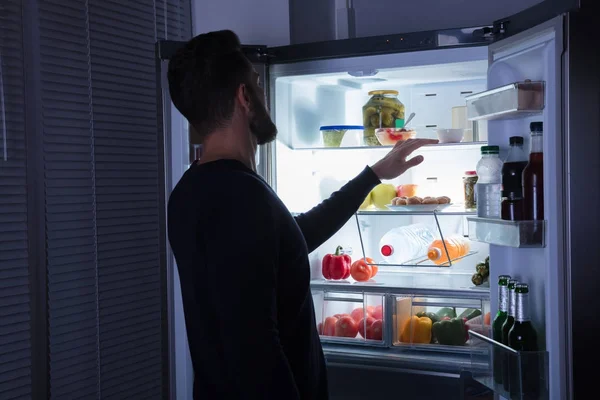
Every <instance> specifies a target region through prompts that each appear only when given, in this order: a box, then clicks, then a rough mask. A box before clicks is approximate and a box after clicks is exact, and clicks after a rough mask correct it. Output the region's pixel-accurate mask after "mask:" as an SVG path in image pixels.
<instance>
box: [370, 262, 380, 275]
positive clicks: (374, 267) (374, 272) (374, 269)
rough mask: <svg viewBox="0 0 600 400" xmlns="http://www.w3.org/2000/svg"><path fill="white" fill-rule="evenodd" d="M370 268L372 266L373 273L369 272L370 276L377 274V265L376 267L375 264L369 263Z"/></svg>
mask: <svg viewBox="0 0 600 400" xmlns="http://www.w3.org/2000/svg"><path fill="white" fill-rule="evenodd" d="M371 268H373V274H371V278H372V277H374V276H375V275H377V272H378V271H379V267H377V265H375V264H373V265H371Z"/></svg>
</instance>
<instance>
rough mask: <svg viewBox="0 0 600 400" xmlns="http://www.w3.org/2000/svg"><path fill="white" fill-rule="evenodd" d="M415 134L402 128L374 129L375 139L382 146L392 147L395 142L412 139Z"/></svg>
mask: <svg viewBox="0 0 600 400" xmlns="http://www.w3.org/2000/svg"><path fill="white" fill-rule="evenodd" d="M416 136H417V132H415V131H413V130H412V129H409V130H405V129H404V128H378V129H375V137H377V141H378V142H379V144H381V145H382V146H393V145H395V144H396V143H397V142H400V141H404V140H408V139H414V138H415V137H416Z"/></svg>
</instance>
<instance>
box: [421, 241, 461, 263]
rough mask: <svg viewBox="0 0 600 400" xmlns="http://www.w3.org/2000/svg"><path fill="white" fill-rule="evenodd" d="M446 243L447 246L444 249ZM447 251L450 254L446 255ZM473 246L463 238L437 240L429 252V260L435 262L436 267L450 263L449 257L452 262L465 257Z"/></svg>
mask: <svg viewBox="0 0 600 400" xmlns="http://www.w3.org/2000/svg"><path fill="white" fill-rule="evenodd" d="M444 242H446V246H445V247H444ZM446 249H447V250H448V254H446ZM470 249H471V245H470V243H469V240H468V239H466V238H464V237H462V236H458V235H456V236H451V237H447V238H444V241H442V239H436V240H434V241H433V243H431V245H430V246H429V249H428V250H427V258H429V259H430V260H431V261H433V262H434V263H435V264H436V265H440V264H445V263H448V255H449V256H450V260H452V261H454V260H456V259H458V258H460V257H464V256H466V255H467V254H468V253H469V250H470Z"/></svg>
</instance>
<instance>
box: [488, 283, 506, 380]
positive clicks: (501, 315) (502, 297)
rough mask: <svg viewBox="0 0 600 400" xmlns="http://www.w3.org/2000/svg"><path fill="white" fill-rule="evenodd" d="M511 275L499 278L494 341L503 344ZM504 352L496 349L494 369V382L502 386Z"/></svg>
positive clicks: (493, 330) (493, 327)
mask: <svg viewBox="0 0 600 400" xmlns="http://www.w3.org/2000/svg"><path fill="white" fill-rule="evenodd" d="M509 279H510V275H500V276H499V277H498V312H497V313H496V316H495V317H494V322H492V339H494V340H495V341H497V342H500V343H501V342H502V325H504V321H506V318H507V316H508V281H509ZM502 355H503V354H502V351H501V350H497V349H496V348H495V347H494V351H493V357H494V358H493V367H494V380H495V381H496V383H499V384H502Z"/></svg>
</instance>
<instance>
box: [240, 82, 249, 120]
mask: <svg viewBox="0 0 600 400" xmlns="http://www.w3.org/2000/svg"><path fill="white" fill-rule="evenodd" d="M237 99H238V101H239V102H240V105H241V106H242V108H243V109H244V110H245V111H246V113H249V112H250V96H248V88H247V87H246V85H245V84H244V83H242V84H241V85H240V86H239V87H238V90H237Z"/></svg>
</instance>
